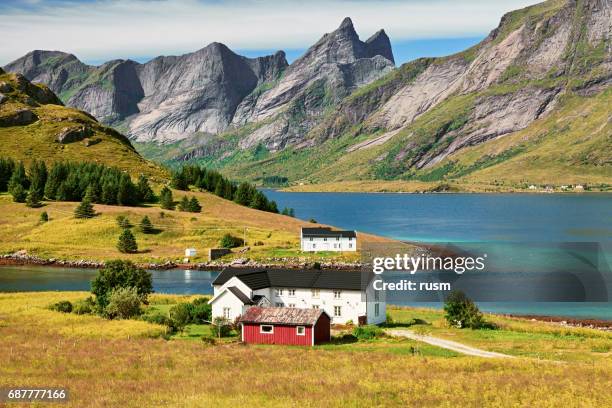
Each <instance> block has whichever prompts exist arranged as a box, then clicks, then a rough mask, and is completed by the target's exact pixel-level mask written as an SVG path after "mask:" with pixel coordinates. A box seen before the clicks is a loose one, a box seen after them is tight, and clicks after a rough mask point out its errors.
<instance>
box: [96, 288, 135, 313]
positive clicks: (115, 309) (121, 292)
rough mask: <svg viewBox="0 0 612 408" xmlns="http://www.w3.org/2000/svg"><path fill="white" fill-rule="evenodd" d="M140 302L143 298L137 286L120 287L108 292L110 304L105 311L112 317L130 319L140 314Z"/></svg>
mask: <svg viewBox="0 0 612 408" xmlns="http://www.w3.org/2000/svg"><path fill="white" fill-rule="evenodd" d="M140 303H141V298H140V296H139V295H138V290H137V289H136V288H131V287H127V288H126V287H120V288H116V289H113V290H111V292H110V293H109V294H108V305H107V306H106V308H105V309H104V311H105V314H106V315H107V316H108V317H109V318H111V319H115V318H116V319H129V318H131V317H134V316H138V315H140V313H141V310H140Z"/></svg>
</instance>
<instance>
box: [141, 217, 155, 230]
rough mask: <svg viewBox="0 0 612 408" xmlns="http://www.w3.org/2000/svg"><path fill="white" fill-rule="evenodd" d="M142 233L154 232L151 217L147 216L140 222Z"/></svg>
mask: <svg viewBox="0 0 612 408" xmlns="http://www.w3.org/2000/svg"><path fill="white" fill-rule="evenodd" d="M140 231H141V232H142V233H143V234H152V233H153V231H154V229H153V224H152V223H151V220H150V219H149V217H148V216H146V215H145V216H144V217H143V218H142V220H140Z"/></svg>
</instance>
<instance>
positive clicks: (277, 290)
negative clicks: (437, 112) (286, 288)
mask: <svg viewBox="0 0 612 408" xmlns="http://www.w3.org/2000/svg"><path fill="white" fill-rule="evenodd" d="M276 296H277V297H278V296H283V290H282V289H276Z"/></svg>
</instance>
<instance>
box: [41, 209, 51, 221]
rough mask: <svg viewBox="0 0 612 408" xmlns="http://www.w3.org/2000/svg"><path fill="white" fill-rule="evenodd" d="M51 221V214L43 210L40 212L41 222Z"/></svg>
mask: <svg viewBox="0 0 612 408" xmlns="http://www.w3.org/2000/svg"><path fill="white" fill-rule="evenodd" d="M47 221H49V214H47V212H46V211H43V212H41V213H40V222H47Z"/></svg>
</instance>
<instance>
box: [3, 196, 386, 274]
mask: <svg viewBox="0 0 612 408" xmlns="http://www.w3.org/2000/svg"><path fill="white" fill-rule="evenodd" d="M184 194H187V195H188V196H196V197H197V198H198V200H199V201H200V203H201V205H202V207H203V208H202V212H201V213H197V214H196V213H187V212H180V211H167V210H163V211H162V210H161V209H160V208H159V207H158V206H156V205H151V206H143V207H119V206H108V205H95V206H94V207H95V210H96V212H97V213H99V215H98V216H96V217H94V218H92V219H86V220H78V219H75V218H74V216H73V212H74V209H75V208H76V206H77V205H78V203H71V202H48V203H46V204H45V206H43V207H42V208H37V209H32V208H28V207H26V206H25V205H24V204H19V203H14V202H13V201H12V197H11V196H9V195H7V194H0V253H12V252H15V251H19V250H26V251H27V252H28V253H29V254H32V255H37V256H40V257H44V258H57V259H67V260H79V259H87V260H96V261H103V260H108V259H114V258H125V259H131V260H134V261H137V262H157V263H162V262H165V261H168V260H169V261H182V259H183V255H184V251H185V248H191V247H193V248H196V249H197V250H198V256H197V257H195V258H194V259H193V261H195V262H199V261H206V260H207V256H208V252H207V249H208V248H211V247H214V248H216V247H218V242H219V239H220V238H221V237H222V236H223V235H224V234H226V233H231V234H233V235H236V236H238V237H240V238H243V237H244V236H245V232H246V239H247V245H248V246H250V250H249V251H247V252H245V253H236V254H235V255H233V256H234V257H246V258H250V259H255V260H272V261H274V260H279V261H280V260H281V259H284V260H290V259H294V260H296V261H315V260H319V261H329V260H342V261H356V260H358V259H359V255H358V254H357V253H344V254H333V253H317V254H309V255H306V254H302V253H301V252H300V251H299V236H300V227H301V226H308V225H313V224H311V223H308V222H305V221H302V220H299V219H296V218H292V217H287V216H283V215H279V214H273V213H268V212H263V211H258V210H254V209H251V208H248V207H243V206H240V205H237V204H235V203H233V202H231V201H227V200H224V199H221V198H219V197H217V196H215V195H213V194H209V193H200V192H189V193H185V192H179V191H175V192H174V198H175V200H177V201H178V200H180V198H181V197H182V195H184ZM43 211H46V212H47V213H48V215H49V218H50V221H49V222H47V223H42V224H41V223H40V221H39V220H40V214H41V212H43ZM162 213H163V215H162ZM118 215H125V216H127V217H128V218H129V220H130V222H131V223H132V224H133V225H138V223H139V222H140V220H141V219H142V217H143V216H145V215H147V216H148V217H149V218H150V220H151V222H152V223H153V225H154V227H155V228H157V229H159V230H160V231H159V233H157V234H143V233H140V232H138V230H137V228H134V229H133V231H134V234H135V236H136V240H137V242H138V246H139V253H137V254H121V253H120V252H119V251H118V250H117V248H116V243H117V239H118V237H119V234H120V232H121V228H120V227H119V226H118V225H117V222H116V217H117V216H118ZM381 241H383V242H384V241H389V240H387V239H385V238H381V237H376V236H373V235H368V234H359V235H358V242H361V243H364V242H381ZM255 242H261V243H262V245H257V246H255ZM239 249H240V248H239ZM228 258H230V259H231V258H232V256H231V255H230V256H228Z"/></svg>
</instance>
